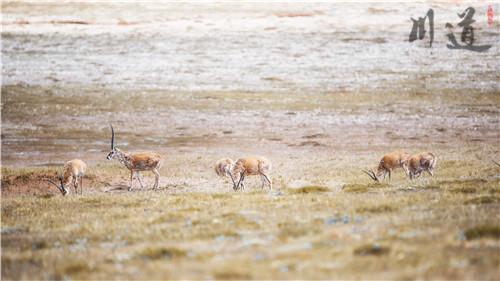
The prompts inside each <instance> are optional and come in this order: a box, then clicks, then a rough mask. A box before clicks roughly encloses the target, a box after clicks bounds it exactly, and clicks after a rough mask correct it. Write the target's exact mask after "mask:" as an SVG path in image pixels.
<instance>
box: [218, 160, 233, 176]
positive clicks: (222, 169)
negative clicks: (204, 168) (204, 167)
mask: <svg viewBox="0 0 500 281" xmlns="http://www.w3.org/2000/svg"><path fill="white" fill-rule="evenodd" d="M233 166H234V161H233V160H232V159H231V158H222V159H220V160H218V161H217V162H215V166H214V169H215V173H216V174H217V175H218V176H219V177H230V176H231V170H232V169H233Z"/></svg>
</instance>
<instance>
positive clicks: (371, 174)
mask: <svg viewBox="0 0 500 281" xmlns="http://www.w3.org/2000/svg"><path fill="white" fill-rule="evenodd" d="M362 171H363V172H364V173H365V174H367V175H368V176H369V177H370V178H371V179H372V180H374V181H376V182H378V181H379V180H378V177H377V175H376V174H375V172H373V170H372V169H370V171H367V170H362Z"/></svg>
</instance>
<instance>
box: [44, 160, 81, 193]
mask: <svg viewBox="0 0 500 281" xmlns="http://www.w3.org/2000/svg"><path fill="white" fill-rule="evenodd" d="M86 169H87V164H85V162H83V161H82V160H80V159H73V160H70V161H68V162H66V164H64V167H63V173H62V175H61V176H59V180H60V181H61V184H60V185H58V184H57V183H55V182H53V181H51V180H47V181H48V182H50V183H52V184H53V185H55V186H56V187H57V189H59V191H61V193H62V195H66V194H68V193H69V191H70V189H69V188H67V186H69V185H70V184H73V186H74V188H75V193H76V194H78V185H80V194H82V193H83V176H84V175H85V170H86ZM78 180H80V184H78Z"/></svg>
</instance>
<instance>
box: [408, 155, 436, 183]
mask: <svg viewBox="0 0 500 281" xmlns="http://www.w3.org/2000/svg"><path fill="white" fill-rule="evenodd" d="M436 163H437V158H436V156H434V154H432V153H431V152H422V153H419V154H414V155H411V156H410V158H409V159H408V176H409V177H410V179H413V178H415V177H417V176H420V175H421V174H422V172H423V171H427V173H429V175H431V176H432V175H434V174H433V170H434V168H435V167H436Z"/></svg>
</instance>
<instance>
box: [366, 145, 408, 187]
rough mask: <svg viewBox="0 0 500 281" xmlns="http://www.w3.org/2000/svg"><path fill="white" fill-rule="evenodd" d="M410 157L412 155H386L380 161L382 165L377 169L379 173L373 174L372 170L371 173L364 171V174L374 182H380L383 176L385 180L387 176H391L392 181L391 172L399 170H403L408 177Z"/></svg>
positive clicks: (402, 153) (396, 153) (400, 153)
mask: <svg viewBox="0 0 500 281" xmlns="http://www.w3.org/2000/svg"><path fill="white" fill-rule="evenodd" d="M409 157H410V154H408V153H406V152H391V153H388V154H386V155H384V156H383V157H382V159H380V163H379V164H378V167H377V173H375V172H373V170H371V169H370V171H366V170H363V172H365V173H366V174H367V175H368V176H370V178H372V179H373V180H374V181H379V180H380V177H381V176H382V175H383V176H384V178H385V176H386V175H387V174H388V175H389V179H391V172H392V171H393V170H394V169H397V168H403V170H404V171H405V174H406V175H408V158H409Z"/></svg>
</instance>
